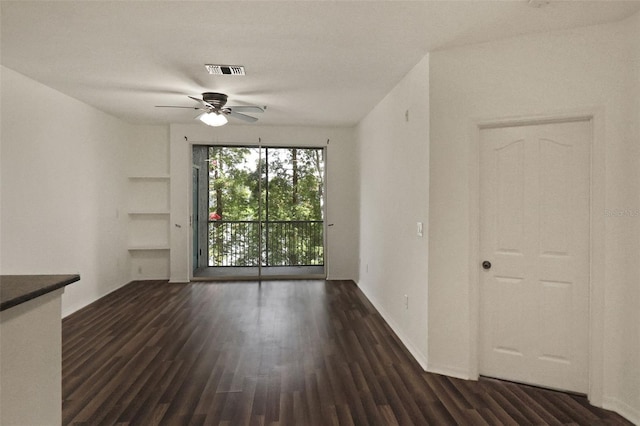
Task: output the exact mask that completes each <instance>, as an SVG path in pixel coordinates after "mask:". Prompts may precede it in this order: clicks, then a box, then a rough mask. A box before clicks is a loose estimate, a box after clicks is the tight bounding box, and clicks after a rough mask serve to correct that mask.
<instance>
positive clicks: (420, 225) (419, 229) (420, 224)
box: [416, 222, 422, 237]
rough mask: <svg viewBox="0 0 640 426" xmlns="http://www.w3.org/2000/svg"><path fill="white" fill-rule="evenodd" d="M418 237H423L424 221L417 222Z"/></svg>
mask: <svg viewBox="0 0 640 426" xmlns="http://www.w3.org/2000/svg"><path fill="white" fill-rule="evenodd" d="M416 228H417V231H418V237H422V222H418V224H417V227H416Z"/></svg>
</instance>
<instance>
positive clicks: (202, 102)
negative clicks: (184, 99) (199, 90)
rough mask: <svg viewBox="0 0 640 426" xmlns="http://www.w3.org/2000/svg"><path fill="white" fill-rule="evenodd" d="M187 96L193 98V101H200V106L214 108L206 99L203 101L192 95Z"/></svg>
mask: <svg viewBox="0 0 640 426" xmlns="http://www.w3.org/2000/svg"><path fill="white" fill-rule="evenodd" d="M189 98H190V99H193V100H194V101H196V102H198V103H200V105H202V106H203V107H205V108H214V106H213V105H211V104H210V103H209V102H207V101H203V100H202V99H200V98H195V97H193V96H189Z"/></svg>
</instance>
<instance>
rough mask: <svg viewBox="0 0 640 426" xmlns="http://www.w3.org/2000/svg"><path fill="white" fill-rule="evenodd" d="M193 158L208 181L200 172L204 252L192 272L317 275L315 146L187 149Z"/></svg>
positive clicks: (320, 195)
mask: <svg viewBox="0 0 640 426" xmlns="http://www.w3.org/2000/svg"><path fill="white" fill-rule="evenodd" d="M196 154H197V155H196ZM196 159H197V160H196ZM196 161H199V162H200V163H201V164H200V168H201V169H202V168H204V170H206V173H207V179H208V185H205V184H203V183H202V174H201V175H200V177H201V182H200V187H201V188H202V187H203V186H207V188H206V189H204V191H206V198H205V201H204V203H205V204H206V206H205V208H206V210H205V213H206V216H207V231H206V239H205V240H206V248H207V249H206V253H207V257H206V267H204V268H198V270H197V271H196V272H197V274H194V276H195V277H198V278H201V277H215V278H225V277H227V278H255V277H258V276H265V277H266V276H269V277H309V276H314V277H323V276H324V273H325V270H324V226H325V225H324V208H325V206H324V193H325V189H324V150H323V149H321V148H320V149H315V148H260V147H229V146H208V147H202V146H197V147H196V146H194V162H196ZM201 173H202V172H201ZM202 191H203V189H201V190H200V200H202V194H203V192H202ZM194 208H197V207H194ZM199 209H200V211H203V207H202V206H200V207H199ZM202 216H205V214H203V215H202ZM199 235H200V240H201V241H202V239H203V237H202V234H199ZM194 244H195V242H194ZM201 247H202V243H201ZM204 260H205V259H203V258H202V257H201V260H200V264H202V263H203V261H204Z"/></svg>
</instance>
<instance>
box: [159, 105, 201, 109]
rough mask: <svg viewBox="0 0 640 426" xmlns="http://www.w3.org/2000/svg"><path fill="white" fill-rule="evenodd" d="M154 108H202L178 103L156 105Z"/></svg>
mask: <svg viewBox="0 0 640 426" xmlns="http://www.w3.org/2000/svg"><path fill="white" fill-rule="evenodd" d="M156 108H187V109H202V108H200V107H192V106H190V107H188V106H178V105H156Z"/></svg>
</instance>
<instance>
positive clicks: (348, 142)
mask: <svg viewBox="0 0 640 426" xmlns="http://www.w3.org/2000/svg"><path fill="white" fill-rule="evenodd" d="M267 113H268V112H267ZM185 137H186V138H187V140H185ZM258 138H260V139H261V140H262V144H263V145H264V146H293V145H297V146H310V147H324V146H326V147H327V165H326V167H327V194H326V195H327V222H328V223H333V224H334V226H332V227H329V228H327V229H328V231H327V232H328V234H327V253H326V254H327V258H326V265H327V272H328V278H329V279H354V278H355V277H356V274H357V270H356V267H355V265H357V259H358V245H357V241H358V207H357V203H356V201H355V200H356V199H357V187H356V159H355V148H354V145H355V144H354V140H353V139H354V136H353V130H352V129H341V128H337V129H329V128H309V127H306V128H305V127H279V126H256V125H253V126H249V125H247V126H236V125H226V126H224V127H219V128H212V127H208V126H205V125H202V124H189V125H183V124H175V125H171V131H170V162H171V222H170V225H171V278H170V279H171V281H174V282H183V281H187V280H188V279H189V262H190V255H189V234H190V232H191V230H190V228H189V214H190V213H189V212H190V208H191V200H190V198H191V192H190V184H191V158H192V157H191V144H210V143H216V144H218V143H219V144H230V145H234V144H241V145H247V144H257V143H258ZM327 140H329V144H328V145H327ZM176 224H177V225H179V226H180V227H176V226H175V225H176Z"/></svg>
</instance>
